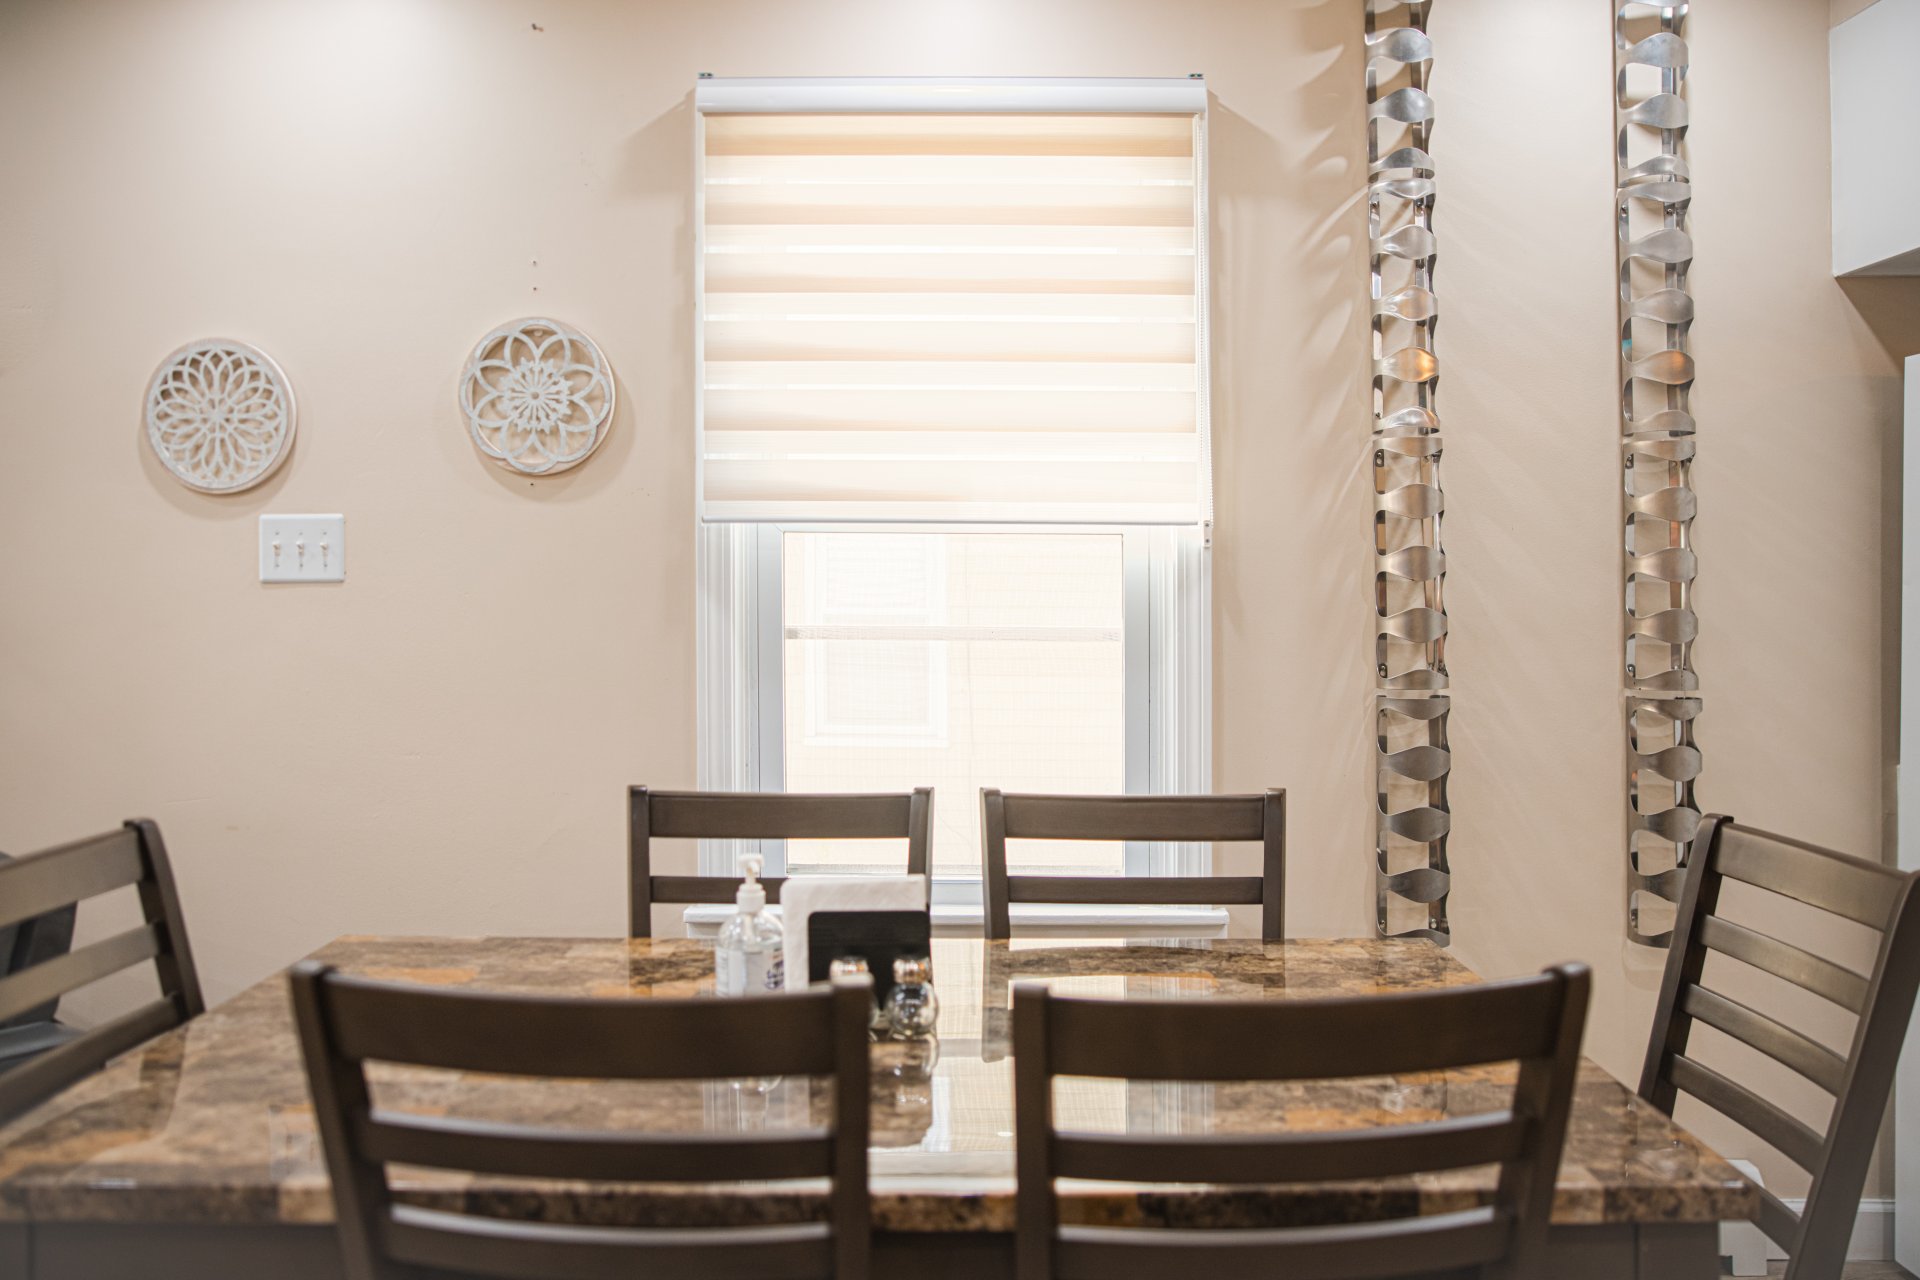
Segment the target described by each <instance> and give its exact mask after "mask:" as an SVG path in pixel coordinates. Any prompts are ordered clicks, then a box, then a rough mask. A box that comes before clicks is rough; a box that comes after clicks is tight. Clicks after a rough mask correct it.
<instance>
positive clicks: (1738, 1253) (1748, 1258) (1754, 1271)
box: [1720, 1160, 1770, 1276]
mask: <svg viewBox="0 0 1920 1280" xmlns="http://www.w3.org/2000/svg"><path fill="white" fill-rule="evenodd" d="M1727 1163H1728V1164H1730V1165H1732V1166H1733V1167H1734V1168H1736V1169H1738V1170H1739V1171H1740V1172H1741V1173H1744V1174H1745V1175H1747V1177H1748V1178H1749V1179H1750V1180H1751V1181H1753V1182H1754V1183H1755V1184H1757V1185H1762V1186H1764V1185H1765V1184H1764V1183H1763V1182H1762V1181H1761V1178H1760V1170H1759V1169H1758V1168H1756V1167H1755V1166H1754V1164H1753V1162H1752V1161H1750V1160H1729V1161H1727ZM1769 1243H1770V1242H1769V1241H1768V1240H1767V1236H1766V1233H1765V1232H1764V1231H1762V1230H1760V1228H1758V1227H1756V1226H1754V1225H1753V1224H1752V1223H1751V1222H1723V1223H1721V1224H1720V1255H1721V1256H1722V1257H1724V1258H1726V1259H1727V1274H1729V1275H1735V1276H1763V1275H1765V1274H1767V1245H1768V1244H1769Z"/></svg>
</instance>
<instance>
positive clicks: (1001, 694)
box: [782, 531, 1126, 875]
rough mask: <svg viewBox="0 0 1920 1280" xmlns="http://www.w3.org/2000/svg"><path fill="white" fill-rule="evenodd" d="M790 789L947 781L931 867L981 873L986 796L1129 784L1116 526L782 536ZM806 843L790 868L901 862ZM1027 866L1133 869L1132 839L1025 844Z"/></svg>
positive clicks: (879, 850) (1021, 860)
mask: <svg viewBox="0 0 1920 1280" xmlns="http://www.w3.org/2000/svg"><path fill="white" fill-rule="evenodd" d="M784 537H785V544H784V547H783V553H782V561H783V564H784V572H785V584H784V593H783V595H784V599H785V602H786V604H785V611H786V616H785V618H784V619H783V620H782V621H783V624H784V625H783V628H782V630H783V634H784V636H785V641H784V645H785V653H784V655H783V657H784V663H785V697H786V705H785V748H786V788H787V790H789V791H896V790H901V791H903V790H907V789H909V788H912V787H915V786H932V787H935V788H937V789H938V799H937V801H936V803H935V805H934V842H933V861H934V870H935V872H936V873H937V874H941V875H977V874H978V873H979V869H980V811H979V810H980V805H979V789H980V788H981V787H983V786H996V787H1000V788H1001V789H1002V790H1006V791H1050V792H1115V793H1117V792H1123V791H1125V790H1126V689H1125V654H1124V649H1123V636H1124V630H1125V628H1124V625H1123V624H1124V613H1125V590H1124V586H1125V584H1124V575H1123V569H1122V548H1123V540H1122V538H1121V536H1120V535H1119V534H1117V533H1115V534H1107V533H1094V534H1084V533H918V532H911V533H909V532H892V531H888V532H871V533H868V532H859V533H824V532H805V531H798V532H788V533H787V534H785V535H784ZM897 857H898V854H897V852H894V851H893V847H892V846H888V845H878V844H874V843H872V842H867V841H825V840H794V841H790V842H789V843H788V848H787V863H788V868H789V870H793V871H802V872H804V871H809V870H812V871H850V870H862V869H869V868H878V867H880V866H882V865H896V866H897V865H898V863H897V861H895V859H897ZM1008 858H1009V861H1010V862H1011V863H1012V864H1013V865H1014V866H1016V867H1020V868H1021V869H1024V870H1041V869H1052V870H1072V871H1076V872H1079V873H1082V874H1113V875H1117V874H1120V873H1121V872H1122V871H1123V870H1124V867H1125V852H1124V847H1123V846H1122V845H1121V844H1120V843H1118V842H1087V843H1084V844H1081V843H1071V844H1070V843H1063V842H1055V841H1046V842H1033V843H1027V842H1021V841H1015V842H1013V843H1012V844H1011V846H1010V847H1009V849H1008Z"/></svg>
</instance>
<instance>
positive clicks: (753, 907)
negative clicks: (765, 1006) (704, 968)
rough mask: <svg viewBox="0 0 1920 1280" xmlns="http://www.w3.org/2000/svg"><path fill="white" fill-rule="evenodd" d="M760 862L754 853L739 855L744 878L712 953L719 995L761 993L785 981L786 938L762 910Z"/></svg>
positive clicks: (763, 889) (763, 891) (764, 894)
mask: <svg viewBox="0 0 1920 1280" xmlns="http://www.w3.org/2000/svg"><path fill="white" fill-rule="evenodd" d="M764 865H765V863H764V862H763V861H762V860H761V859H760V857H759V856H758V855H757V854H751V853H750V854H748V855H746V856H745V857H743V858H741V859H740V870H741V872H742V874H744V875H745V876H746V879H744V880H742V881H741V882H740V891H739V892H738V893H736V894H735V895H734V898H733V902H734V913H733V916H732V918H731V919H729V920H728V921H727V922H726V924H724V925H722V926H721V927H720V941H719V944H718V945H717V946H716V947H715V948H714V953H713V973H714V990H715V992H716V993H718V994H719V995H723V996H751V995H762V994H764V993H766V992H769V991H779V990H780V989H781V988H782V987H784V986H785V985H786V968H785V965H784V964H783V963H782V953H783V951H784V948H785V946H786V938H785V936H784V935H783V934H782V933H781V930H780V922H779V921H778V920H776V919H774V918H773V917H772V916H770V915H768V914H767V913H766V911H765V910H764V908H765V907H766V905H767V890H766V886H765V885H763V884H761V883H760V869H761V867H763V866H764Z"/></svg>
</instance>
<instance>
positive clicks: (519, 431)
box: [460, 319, 613, 476]
mask: <svg viewBox="0 0 1920 1280" xmlns="http://www.w3.org/2000/svg"><path fill="white" fill-rule="evenodd" d="M460 411H461V412H462V413H464V414H466V417H467V429H468V430H469V431H470V432H472V434H473V442H474V443H475V444H477V445H479V446H480V449H481V452H483V453H485V454H486V455H487V456H488V457H490V458H492V459H494V460H495V461H497V462H498V463H499V464H500V465H501V466H503V467H510V468H512V469H513V470H515V471H520V472H524V473H526V474H527V475H535V476H539V475H552V474H553V473H555V472H558V471H565V470H566V469H567V468H569V467H575V466H578V465H579V464H580V463H582V462H584V461H586V459H587V455H588V454H590V453H592V452H593V451H594V450H595V449H597V448H599V447H600V442H601V441H602V440H604V439H606V435H607V428H608V426H609V425H610V424H611V423H612V421H613V370H612V369H611V368H610V367H609V366H608V364H607V358H606V356H604V355H602V354H601V352H600V348H599V347H598V346H596V345H594V341H593V339H592V338H589V337H588V336H587V335H586V334H584V333H581V332H580V331H579V330H578V329H573V328H569V327H568V326H566V325H564V324H561V323H559V322H558V321H555V320H533V319H530V320H515V321H513V322H512V323H510V324H503V325H501V326H500V327H499V328H498V329H495V330H494V331H493V332H492V333H489V334H488V335H487V336H486V337H484V338H482V339H480V342H479V345H477V346H475V347H474V349H473V354H472V355H471V356H468V357H467V369H466V373H465V374H463V375H462V376H461V379H460Z"/></svg>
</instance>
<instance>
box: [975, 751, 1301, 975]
mask: <svg viewBox="0 0 1920 1280" xmlns="http://www.w3.org/2000/svg"><path fill="white" fill-rule="evenodd" d="M1010 839H1012V840H1175V841H1188V840H1191V841H1216V842H1218V841H1229V840H1233V841H1253V840H1257V841H1259V842H1260V844H1261V845H1262V846H1263V848H1264V859H1263V861H1262V863H1261V874H1259V875H1257V876H1152V877H1140V876H1133V877H1129V876H1010V875H1008V874H1007V841H1008V840H1010ZM980 841H981V846H982V856H983V861H984V863H985V867H984V879H985V882H986V905H987V913H986V914H987V936H988V937H989V938H1006V937H1010V936H1012V933H1013V912H1012V910H1011V908H1012V904H1013V903H1016V902H1076V903H1099V904H1105V903H1125V904H1129V905H1173V904H1204V905H1212V906H1227V905H1239V904H1251V903H1258V904H1259V905H1260V936H1261V937H1262V938H1264V939H1265V940H1267V941H1268V942H1278V941H1280V940H1281V939H1283V938H1284V937H1285V936H1286V894H1287V793H1286V792H1285V791H1268V792H1266V793H1265V794H1264V795H1244V796H1042V795H1017V794H1007V793H1003V792H1001V791H999V790H997V789H996V788H993V787H984V788H982V789H981V792H980Z"/></svg>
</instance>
